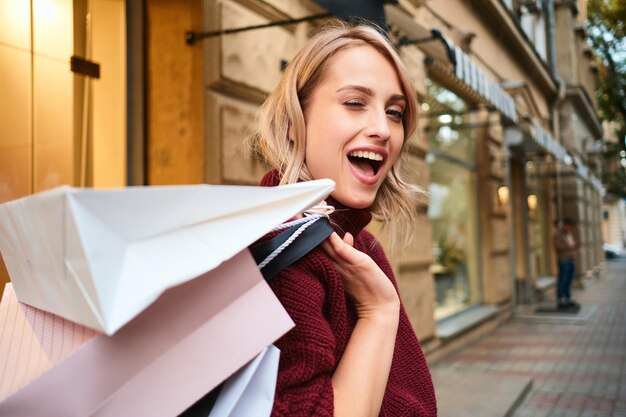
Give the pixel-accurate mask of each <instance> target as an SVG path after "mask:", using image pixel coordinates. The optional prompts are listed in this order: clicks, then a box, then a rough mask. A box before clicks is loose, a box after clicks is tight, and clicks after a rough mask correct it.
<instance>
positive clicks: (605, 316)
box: [435, 259, 626, 417]
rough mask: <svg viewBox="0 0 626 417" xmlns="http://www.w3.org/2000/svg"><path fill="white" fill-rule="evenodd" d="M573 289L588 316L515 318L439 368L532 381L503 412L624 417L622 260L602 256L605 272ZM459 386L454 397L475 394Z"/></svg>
mask: <svg viewBox="0 0 626 417" xmlns="http://www.w3.org/2000/svg"><path fill="white" fill-rule="evenodd" d="M574 294H575V295H574V297H575V298H576V299H577V300H579V302H581V303H582V304H583V307H585V308H587V311H588V312H589V311H591V310H593V311H592V314H590V315H588V316H587V317H586V319H585V320H578V321H571V320H570V321H568V322H567V323H565V322H562V323H559V322H558V321H555V320H550V321H545V322H542V321H540V320H526V319H524V320H522V319H520V320H516V319H515V318H514V319H512V320H510V321H508V322H506V323H504V324H503V325H502V326H500V327H499V328H498V329H496V330H495V331H494V332H493V333H492V334H490V335H487V336H485V337H484V338H483V339H481V341H480V342H479V343H476V344H475V345H470V346H467V347H466V348H464V349H462V350H461V351H460V352H458V353H457V354H456V355H453V356H450V357H447V358H446V359H445V360H443V361H440V362H438V363H437V364H436V367H437V369H439V370H446V369H449V370H456V371H459V370H465V371H471V372H472V373H473V374H474V377H475V378H479V377H480V375H481V374H482V375H484V378H486V380H487V379H488V378H493V377H497V378H498V377H499V378H508V377H511V378H529V379H532V380H533V384H532V389H531V390H530V392H528V393H527V395H526V398H525V400H524V401H521V402H519V404H518V406H517V408H516V409H515V410H514V412H513V413H512V414H508V415H507V416H506V417H626V303H624V294H626V259H622V260H619V261H616V262H607V264H606V270H605V274H604V276H603V277H602V278H600V279H595V280H594V281H592V282H590V283H589V284H588V285H586V288H585V289H577V290H575V291H574ZM478 385H480V384H478V383H477V384H475V385H471V386H478ZM471 386H470V387H469V389H471ZM435 389H436V390H437V385H436V386H435ZM458 390H459V391H460V392H459V393H457V395H458V396H465V398H466V399H472V398H473V397H476V395H475V391H467V390H468V387H463V386H461V387H459V388H458ZM473 394H474V395H473ZM444 401H451V402H454V401H455V396H454V395H450V394H448V397H447V399H446V400H444ZM440 406H443V407H444V408H445V407H446V404H440ZM474 415H475V416H476V417H482V414H474ZM501 417H505V415H504V414H502V416H501Z"/></svg>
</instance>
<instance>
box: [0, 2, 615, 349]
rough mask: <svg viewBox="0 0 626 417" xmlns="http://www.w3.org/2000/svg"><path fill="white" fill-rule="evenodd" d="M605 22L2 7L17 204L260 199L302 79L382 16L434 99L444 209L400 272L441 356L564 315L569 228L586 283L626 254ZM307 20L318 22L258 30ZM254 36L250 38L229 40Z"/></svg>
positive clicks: (414, 169) (419, 324)
mask: <svg viewBox="0 0 626 417" xmlns="http://www.w3.org/2000/svg"><path fill="white" fill-rule="evenodd" d="M585 10H586V5H585V0H471V1H468V0H439V1H434V0H431V1H428V0H398V1H387V2H383V1H380V0H373V1H370V0H368V1H334V2H328V1H317V2H315V1H309V0H292V1H287V0H179V1H171V0H138V1H124V0H31V1H25V0H2V1H0V92H2V94H0V114H2V118H0V202H6V201H9V200H13V199H16V198H19V197H23V196H26V195H29V194H33V193H36V192H39V191H42V190H45V189H48V188H51V187H55V186H60V185H63V184H69V185H74V186H87V187H119V186H126V185H157V184H188V183H202V182H206V183H212V184H257V183H258V181H259V179H260V178H261V176H262V175H263V174H264V172H265V168H264V167H263V166H262V165H261V164H260V163H259V162H257V161H255V160H254V159H253V158H251V157H250V156H248V152H247V151H246V149H244V147H243V144H242V141H243V139H244V137H245V136H246V134H247V133H248V131H249V129H250V127H251V126H252V124H253V123H254V119H255V113H256V111H257V109H258V106H259V105H260V104H261V103H262V102H263V100H264V99H265V97H266V96H267V94H268V93H269V92H270V91H271V90H272V89H273V88H274V86H275V85H276V84H277V83H278V80H279V78H280V76H281V72H282V68H284V65H286V64H287V63H288V62H289V60H290V59H291V58H292V56H293V55H294V53H295V52H296V51H297V50H298V49H299V48H300V46H302V45H303V44H304V42H306V40H307V39H308V37H309V36H310V33H311V31H312V30H313V29H314V27H315V26H316V25H317V24H320V23H322V22H323V20H324V18H325V17H324V16H326V17H327V16H329V15H339V16H341V17H344V16H346V15H361V16H362V15H363V14H364V13H368V16H369V17H372V16H374V17H376V18H377V19H378V20H379V22H381V23H382V22H385V23H386V26H387V28H388V33H389V36H390V38H391V39H392V40H393V41H394V42H395V43H396V45H397V46H398V49H399V51H400V54H401V56H402V58H403V59H404V61H405V63H406V64H407V66H408V68H409V71H410V72H411V75H412V77H413V79H414V82H415V88H416V90H417V94H418V98H419V101H420V103H421V116H420V128H419V132H418V134H417V135H416V136H415V137H414V138H413V139H412V140H411V141H410V143H409V144H408V159H409V166H410V172H408V173H407V174H408V176H409V177H410V178H411V179H412V181H413V182H415V183H416V184H418V185H420V186H421V187H423V188H424V189H426V190H427V191H428V192H429V197H428V199H427V200H426V201H422V202H420V203H418V205H417V206H416V210H417V211H418V213H419V217H420V221H419V225H418V228H417V230H416V239H415V242H414V244H413V245H412V246H410V247H403V248H402V249H401V250H399V251H397V252H394V253H393V254H392V260H393V263H394V268H395V270H396V273H397V276H398V280H399V286H400V291H401V294H402V298H403V300H404V303H405V306H406V308H407V312H408V313H409V316H410V318H411V321H412V323H413V325H414V327H415V330H416V332H417V334H418V336H419V337H420V339H421V340H422V343H423V344H424V347H425V350H426V352H427V354H428V355H429V357H430V358H432V359H436V358H437V357H440V356H441V355H443V354H445V353H446V352H448V351H450V350H451V349H454V348H456V347H458V346H460V345H462V344H464V343H466V342H468V341H469V340H472V339H475V338H476V337H479V336H480V335H482V334H484V333H485V332H488V331H490V330H492V329H493V328H494V327H495V326H497V325H498V324H500V323H501V322H503V321H505V320H506V319H507V318H508V317H510V315H511V314H512V312H513V311H514V310H515V308H517V306H520V305H533V304H536V303H537V302H540V301H541V300H544V299H547V300H550V301H552V300H553V297H554V294H553V293H552V291H553V287H554V281H555V275H556V259H555V254H554V251H553V248H552V244H551V242H552V235H553V233H554V231H555V225H556V224H557V222H558V221H559V220H560V219H563V218H565V217H569V218H571V219H573V220H574V221H575V222H576V225H577V226H576V232H575V233H576V238H577V239H578V241H579V242H580V243H581V248H580V251H579V255H578V259H577V284H578V285H579V286H583V285H584V280H585V277H588V276H592V275H594V274H598V272H599V268H600V265H601V263H602V262H603V260H604V254H603V252H602V243H603V237H604V241H607V242H608V241H611V242H612V241H613V240H615V239H622V240H623V239H624V235H623V233H624V229H623V224H624V220H623V219H624V207H623V201H622V202H621V203H620V202H619V201H605V202H604V203H603V196H604V191H603V187H602V184H601V182H600V180H599V178H601V174H602V173H601V171H602V168H603V167H602V163H601V150H602V143H603V129H602V126H601V124H600V122H599V120H598V117H597V116H596V110H595V109H596V103H595V98H594V97H595V95H594V91H595V75H594V74H595V72H596V70H597V67H596V64H595V61H594V55H593V53H592V50H591V48H590V47H589V45H588V42H587V40H586V36H587V34H586V31H585V19H586V16H585ZM293 19H298V20H303V21H302V22H292V23H290V24H281V25H277V26H271V27H266V28H257V29H253V28H250V27H251V26H256V25H264V24H268V23H270V22H288V21H290V20H293ZM237 28H247V29H246V30H242V31H237V32H235V33H229V34H226V33H219V32H220V31H225V30H228V29H237ZM189 32H193V34H190V33H189ZM203 34H204V35H203ZM603 204H604V206H603ZM620 204H621V206H620ZM620 210H621V211H620ZM620 213H621V214H620ZM618 216H622V217H621V218H619V219H618V220H614V219H616V218H617V217H618ZM620 222H621V224H620ZM371 228H372V230H373V231H375V232H376V233H379V234H381V235H384V231H381V230H380V228H379V227H378V225H375V224H374V225H372V226H371ZM620 228H621V229H620ZM615 230H618V231H617V232H616V231H615ZM603 233H604V235H603ZM616 233H617V234H618V235H619V233H621V235H619V237H615V236H616V235H615V234H616ZM382 237H384V236H382ZM622 243H623V242H622ZM1 269H2V268H0V270H1ZM0 274H1V275H2V279H3V280H5V281H6V280H8V275H7V273H6V271H5V270H1V271H0Z"/></svg>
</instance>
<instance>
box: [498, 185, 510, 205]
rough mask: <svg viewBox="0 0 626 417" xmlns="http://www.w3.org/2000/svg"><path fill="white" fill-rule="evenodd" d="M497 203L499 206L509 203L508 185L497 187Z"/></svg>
mask: <svg viewBox="0 0 626 417" xmlns="http://www.w3.org/2000/svg"><path fill="white" fill-rule="evenodd" d="M498 203H500V205H501V206H506V205H507V204H509V187H507V186H506V185H501V186H500V187H498Z"/></svg>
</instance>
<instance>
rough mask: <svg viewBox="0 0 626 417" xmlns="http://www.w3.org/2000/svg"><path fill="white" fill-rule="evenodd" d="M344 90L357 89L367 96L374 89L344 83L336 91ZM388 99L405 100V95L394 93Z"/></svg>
mask: <svg viewBox="0 0 626 417" xmlns="http://www.w3.org/2000/svg"><path fill="white" fill-rule="evenodd" d="M344 90H357V91H360V92H362V93H363V94H366V95H368V96H373V95H374V91H373V90H372V89H371V88H368V87H365V86H362V85H356V84H349V85H345V86H343V87H341V88H339V89H338V90H337V92H338V93H339V92H341V91H344ZM389 100H390V101H406V97H405V96H404V95H403V94H394V95H392V96H391V97H389Z"/></svg>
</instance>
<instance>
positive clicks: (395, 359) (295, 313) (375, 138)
mask: <svg viewBox="0 0 626 417" xmlns="http://www.w3.org/2000/svg"><path fill="white" fill-rule="evenodd" d="M417 111H418V110H417V101H416V95H415V91H414V89H413V86H412V84H411V81H410V79H409V77H408V75H407V72H406V69H405V67H404V65H403V64H402V62H401V61H400V58H399V57H398V55H397V53H396V51H395V50H394V48H393V47H392V46H391V45H390V43H389V42H388V40H387V39H386V38H385V36H384V35H382V34H381V33H379V32H378V31H377V30H376V29H374V28H372V27H369V26H364V25H361V26H354V27H353V26H349V25H347V24H344V23H340V22H334V23H333V24H331V25H329V26H327V27H326V28H324V29H322V30H321V31H320V32H319V33H317V34H316V35H315V36H314V37H313V38H312V39H311V40H310V41H309V42H308V43H307V44H306V45H305V46H304V48H303V49H302V50H301V51H300V52H299V53H298V54H297V55H296V56H295V58H293V60H292V61H291V62H290V63H289V65H288V66H287V68H286V70H285V73H284V75H283V78H282V80H281V82H280V83H279V85H278V87H277V88H276V90H275V91H274V92H273V93H272V94H271V95H270V96H269V97H268V99H267V101H266V102H265V103H264V105H263V107H262V108H261V111H260V121H259V129H258V132H257V134H256V135H255V136H254V138H253V145H254V150H255V152H256V153H257V154H258V155H260V156H262V157H263V158H264V159H265V161H266V162H267V163H268V164H269V165H270V166H271V167H272V168H273V170H272V171H271V172H270V173H268V174H267V175H266V176H265V178H264V179H263V180H262V185H265V186H275V185H279V184H286V183H294V182H298V181H307V180H311V179H319V178H330V179H332V180H334V181H335V183H336V189H335V191H334V192H333V193H332V195H331V197H330V198H329V199H328V200H327V204H329V205H332V206H334V207H335V211H334V213H333V214H332V215H331V223H332V224H333V226H334V228H335V230H336V233H333V234H332V235H331V236H330V237H329V238H328V239H327V240H326V241H325V242H324V243H323V244H322V245H321V246H320V247H318V248H317V249H315V250H314V251H312V252H311V253H310V254H308V255H307V256H306V257H304V258H303V259H302V260H300V261H299V262H297V263H296V264H294V265H292V266H291V267H289V268H287V269H285V270H283V272H282V273H281V275H280V276H279V277H278V278H277V279H276V280H274V281H273V282H272V289H273V290H274V292H275V293H276V295H277V296H278V298H279V299H280V301H281V302H282V303H283V305H284V306H285V308H286V309H287V311H288V312H289V314H290V315H291V317H292V319H293V320H294V322H295V323H296V326H295V328H294V329H293V330H292V331H290V332H289V333H287V334H286V335H285V336H284V337H283V338H281V339H280V340H279V341H278V342H277V343H276V345H277V346H278V347H279V348H280V349H281V359H280V366H279V374H278V381H277V389H276V396H275V402H274V408H273V411H272V414H273V415H275V416H291V417H292V416H318V417H319V416H359V417H360V416H378V415H380V416H422V417H427V416H428V417H430V416H435V415H436V404H435V395H434V390H433V386H432V380H431V376H430V373H429V371H428V368H427V365H426V361H425V359H424V355H423V353H422V350H421V347H420V345H419V342H418V340H417V338H416V336H415V334H414V332H413V330H412V327H411V325H410V323H409V320H408V318H407V315H406V313H405V311H404V308H403V307H402V303H401V301H400V298H399V296H398V292H397V286H396V281H395V278H394V275H393V272H392V268H391V266H390V265H389V262H388V260H387V258H386V256H385V254H384V253H383V250H382V248H381V246H380V244H379V243H378V242H377V241H376V239H375V238H374V237H373V236H372V235H371V234H370V233H369V232H367V231H366V230H364V227H365V226H366V225H367V224H368V223H369V222H370V220H371V219H372V217H373V216H376V217H377V218H379V219H380V220H382V221H383V222H384V223H385V224H387V225H389V226H390V230H391V231H392V233H395V232H394V230H399V229H400V228H403V229H404V230H405V231H406V229H407V228H408V225H409V224H410V223H411V221H412V220H413V218H414V213H415V209H414V203H413V200H412V194H413V193H414V192H415V191H416V190H415V189H414V188H413V187H412V186H410V185H408V184H407V183H405V182H404V181H403V180H402V178H401V176H400V174H399V168H398V161H399V157H400V154H401V152H402V150H403V147H404V144H405V142H406V140H407V139H408V138H409V137H410V136H411V134H412V133H413V132H414V131H415V127H416V123H417ZM394 226H395V228H394ZM398 226H400V228H398Z"/></svg>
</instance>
